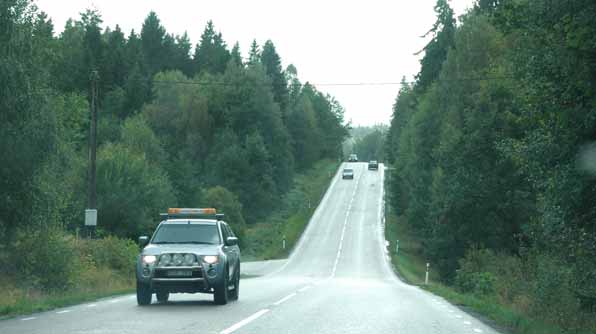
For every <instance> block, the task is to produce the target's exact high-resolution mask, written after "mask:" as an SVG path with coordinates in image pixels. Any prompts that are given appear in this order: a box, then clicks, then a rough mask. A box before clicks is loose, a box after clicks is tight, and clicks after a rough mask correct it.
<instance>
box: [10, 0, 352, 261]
mask: <svg viewBox="0 0 596 334" xmlns="http://www.w3.org/2000/svg"><path fill="white" fill-rule="evenodd" d="M189 28H190V29H199V28H202V27H189ZM248 51H249V52H248V55H249V56H248V58H244V57H242V52H241V50H240V48H239V46H238V44H237V43H236V44H235V45H233V46H231V47H230V46H229V45H228V44H227V43H226V42H225V41H224V39H223V36H222V34H221V33H219V32H218V31H217V30H216V28H215V26H214V24H213V23H212V22H209V23H208V24H207V26H206V27H205V28H204V31H203V33H202V35H201V39H200V41H199V42H198V43H197V44H196V46H195V47H194V48H193V45H192V44H191V41H190V40H189V37H188V35H187V34H186V33H185V34H183V35H181V36H179V35H178V36H175V35H173V34H171V33H168V32H167V31H166V29H165V27H164V26H162V24H161V23H160V20H159V18H158V16H157V14H156V13H154V12H151V13H149V14H148V16H147V17H146V19H145V21H144V22H143V25H142V29H141V31H139V32H136V31H131V32H124V31H122V29H121V28H120V27H119V26H115V27H104V26H103V25H102V18H101V15H100V13H98V12H96V11H92V10H88V11H86V12H84V13H81V16H80V17H79V18H77V19H71V20H69V21H68V22H67V23H66V26H65V27H64V30H63V31H62V33H60V34H59V35H57V34H55V31H54V26H53V24H52V20H51V19H50V18H49V17H48V16H47V15H46V14H44V13H42V12H40V11H39V10H37V9H36V8H35V6H34V5H32V3H31V1H29V0H8V1H2V2H0V152H1V156H2V158H1V159H2V163H0V253H2V254H10V253H14V249H18V247H20V245H23V244H24V243H25V239H27V238H33V237H35V235H38V234H39V232H38V231H46V232H47V233H72V234H74V233H75V232H76V231H77V229H79V228H81V227H82V225H83V220H84V209H85V208H86V205H87V170H88V156H89V146H88V143H89V139H88V138H89V135H88V134H89V127H90V112H89V104H90V74H91V72H92V71H97V72H98V74H99V81H98V85H99V104H98V105H99V112H98V114H99V116H98V150H97V207H98V229H99V230H100V231H101V233H102V234H103V235H115V236H119V237H124V238H136V237H137V236H138V235H139V234H141V233H147V232H149V231H150V230H151V229H152V228H154V227H155V224H156V222H157V219H158V217H159V215H158V214H159V212H163V210H165V209H167V208H168V207H174V206H182V207H198V206H202V205H215V206H218V207H220V208H224V209H225V210H226V211H228V212H226V214H228V216H229V217H230V218H231V220H230V223H231V224H232V226H234V228H235V229H236V230H237V231H241V230H242V229H243V228H244V224H245V222H246V224H251V223H255V222H257V221H259V220H260V219H262V218H263V217H265V216H267V215H268V214H269V213H270V212H271V211H272V210H274V209H275V207H276V203H279V201H280V200H281V199H282V198H283V196H284V194H286V192H287V191H288V190H289V189H290V187H291V186H292V184H293V176H294V174H295V173H296V172H302V171H305V170H307V169H309V168H311V167H312V166H313V164H314V163H315V162H317V161H319V160H321V159H324V158H331V159H340V157H341V154H342V153H341V144H342V142H343V141H344V140H345V137H346V136H347V134H348V133H347V128H346V126H345V124H344V120H343V112H344V111H343V109H342V107H341V105H340V104H339V103H338V101H336V100H335V99H334V98H333V97H331V96H329V95H327V94H324V93H322V92H320V91H318V90H317V89H316V88H315V87H314V86H313V85H311V84H309V83H304V84H303V83H301V82H300V81H299V80H298V77H297V70H296V68H295V67H294V66H292V65H290V66H288V67H287V68H286V69H284V68H282V62H281V58H280V55H279V54H278V53H277V51H276V48H275V45H274V44H273V42H272V41H270V40H268V41H266V42H264V43H263V44H262V45H259V44H258V43H257V41H253V43H252V45H251V48H250V50H248ZM53 231H54V232H53ZM55 231H59V232H55ZM45 239H47V235H46V238H45ZM39 241H40V242H42V240H39ZM15 247H16V248H15ZM0 266H2V267H3V269H7V268H9V269H10V268H12V269H13V271H14V270H17V271H18V268H14V266H15V264H14V263H12V262H11V261H10V259H9V258H8V257H5V256H0Z"/></svg>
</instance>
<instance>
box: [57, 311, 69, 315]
mask: <svg viewBox="0 0 596 334" xmlns="http://www.w3.org/2000/svg"><path fill="white" fill-rule="evenodd" d="M69 312H70V310H64V311H58V312H56V314H63V313H69Z"/></svg>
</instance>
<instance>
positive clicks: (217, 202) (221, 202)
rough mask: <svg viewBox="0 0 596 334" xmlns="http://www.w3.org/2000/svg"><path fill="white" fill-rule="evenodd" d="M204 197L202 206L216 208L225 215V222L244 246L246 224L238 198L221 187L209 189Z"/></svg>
mask: <svg viewBox="0 0 596 334" xmlns="http://www.w3.org/2000/svg"><path fill="white" fill-rule="evenodd" d="M204 197H205V199H204V203H205V205H204V206H205V207H209V208H216V209H217V211H218V212H221V213H223V214H225V221H226V222H227V223H228V224H229V225H230V226H231V227H232V230H233V231H234V233H235V234H236V236H237V237H238V238H239V239H240V242H241V243H242V244H243V245H244V240H243V239H244V235H245V230H246V223H245V222H244V217H243V216H242V204H241V203H240V201H238V197H237V196H236V195H234V194H233V193H232V192H230V191H229V190H227V189H226V188H224V187H222V186H215V187H212V188H209V189H208V190H207V192H206V194H205V196H204Z"/></svg>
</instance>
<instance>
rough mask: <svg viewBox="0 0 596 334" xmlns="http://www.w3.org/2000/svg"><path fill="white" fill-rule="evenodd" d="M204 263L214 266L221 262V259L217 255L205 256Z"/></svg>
mask: <svg viewBox="0 0 596 334" xmlns="http://www.w3.org/2000/svg"><path fill="white" fill-rule="evenodd" d="M203 261H204V262H205V263H208V264H214V263H217V261H219V257H218V256H217V255H205V256H203Z"/></svg>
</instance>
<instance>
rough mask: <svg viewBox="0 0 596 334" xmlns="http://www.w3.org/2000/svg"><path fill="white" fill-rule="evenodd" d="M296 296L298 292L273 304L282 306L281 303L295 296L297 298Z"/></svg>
mask: <svg viewBox="0 0 596 334" xmlns="http://www.w3.org/2000/svg"><path fill="white" fill-rule="evenodd" d="M296 295H297V293H296V292H294V293H291V294H289V295H287V296H285V297H283V298H282V299H280V300H278V301H276V302H275V303H273V305H280V304H281V303H283V302H285V301H287V300H289V299H290V298H292V297H294V296H296Z"/></svg>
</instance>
